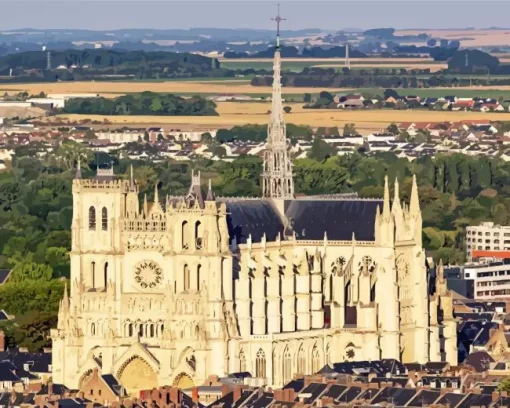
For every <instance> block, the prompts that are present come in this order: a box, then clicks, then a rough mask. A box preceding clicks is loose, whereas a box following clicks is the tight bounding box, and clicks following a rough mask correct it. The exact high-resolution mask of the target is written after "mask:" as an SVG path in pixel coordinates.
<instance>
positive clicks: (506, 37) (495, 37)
mask: <svg viewBox="0 0 510 408" xmlns="http://www.w3.org/2000/svg"><path fill="white" fill-rule="evenodd" d="M421 33H426V34H429V35H430V36H432V37H433V38H444V39H448V40H459V41H460V42H461V45H462V47H483V46H496V45H505V46H507V45H508V44H510V30H505V29H494V30H434V29H420V30H397V31H396V32H395V35H418V34H421Z"/></svg>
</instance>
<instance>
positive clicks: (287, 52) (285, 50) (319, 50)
mask: <svg viewBox="0 0 510 408" xmlns="http://www.w3.org/2000/svg"><path fill="white" fill-rule="evenodd" d="M274 51H275V48H274V46H271V47H269V48H268V49H267V50H265V51H259V52H254V53H248V52H235V51H231V52H226V53H225V54H224V55H223V56H224V57H225V58H273V56H274ZM280 54H281V56H282V57H283V58H345V47H340V46H335V47H329V48H323V47H309V48H303V49H302V50H301V52H300V51H299V49H298V48H297V47H293V46H283V47H281V50H280ZM349 56H350V57H351V58H365V57H366V56H367V55H366V54H364V53H362V52H361V51H358V50H356V49H349Z"/></svg>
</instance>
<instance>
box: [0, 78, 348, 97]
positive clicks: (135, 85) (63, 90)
mask: <svg viewBox="0 0 510 408" xmlns="http://www.w3.org/2000/svg"><path fill="white" fill-rule="evenodd" d="M329 90H330V91H331V92H344V91H345V89H341V88H338V89H333V88H330V89H329ZM21 91H27V92H28V93H29V94H32V95H34V94H38V93H40V92H44V93H46V94H48V93H57V94H70V93H95V94H100V95H105V96H111V97H113V96H115V95H121V94H126V93H133V92H143V91H152V92H169V93H176V94H181V95H197V94H212V95H218V94H258V95H260V94H270V93H271V87H269V86H267V87H265V86H251V85H250V81H249V80H237V81H236V80H230V81H220V80H218V81H167V82H135V81H130V82H51V83H34V84H0V92H2V93H4V92H11V93H12V92H21ZM320 91H322V89H319V88H311V87H309V88H306V87H305V88H284V91H283V92H284V93H285V94H303V93H305V92H309V93H318V92H320Z"/></svg>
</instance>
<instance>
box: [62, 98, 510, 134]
mask: <svg viewBox="0 0 510 408" xmlns="http://www.w3.org/2000/svg"><path fill="white" fill-rule="evenodd" d="M288 105H290V106H291V107H292V112H291V113H290V114H286V115H285V120H286V122H288V123H294V124H300V125H309V126H312V127H319V126H337V127H343V126H344V125H345V124H346V123H355V124H356V126H357V128H358V129H359V130H360V131H362V132H365V133H368V132H371V131H378V130H381V129H384V128H386V127H387V126H388V125H389V124H391V123H398V122H429V121H430V122H441V121H461V120H477V119H479V120H481V119H485V120H487V119H489V120H506V121H508V120H510V113H479V112H435V111H421V110H414V111H412V110H409V111H399V110H374V111H372V110H367V111H345V110H315V109H314V110H311V109H303V107H302V104H300V103H299V104H298V103H295V104H288ZM269 109H270V104H269V103H260V102H259V103H236V102H223V103H219V104H218V112H219V114H220V115H219V116H193V117H189V116H187V117H183V116H108V117H105V116H102V115H97V116H94V115H61V117H62V118H67V119H70V120H73V121H77V120H80V119H85V118H88V119H92V120H99V121H102V120H103V119H105V118H107V119H108V120H109V121H111V122H112V123H115V124H119V125H132V126H133V125H138V124H139V125H144V124H145V125H146V124H153V125H161V126H166V127H169V125H171V126H172V127H178V128H180V129H187V128H191V127H192V128H204V129H205V128H217V127H230V126H234V125H242V124H246V123H257V124H266V123H268V110H269Z"/></svg>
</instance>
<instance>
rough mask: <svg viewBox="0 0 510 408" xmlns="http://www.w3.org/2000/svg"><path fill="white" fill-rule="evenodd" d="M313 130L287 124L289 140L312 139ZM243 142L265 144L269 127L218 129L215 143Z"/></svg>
mask: <svg viewBox="0 0 510 408" xmlns="http://www.w3.org/2000/svg"><path fill="white" fill-rule="evenodd" d="M312 135H313V129H312V128H311V127H310V126H301V125H294V124H292V123H289V124H287V137H288V138H289V139H293V138H298V137H304V138H311V137H312ZM235 140H236V141H241V142H265V141H266V140H267V125H252V124H248V125H243V126H234V127H232V128H230V129H218V131H217V133H216V137H215V141H216V142H218V143H228V142H233V141H235Z"/></svg>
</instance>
